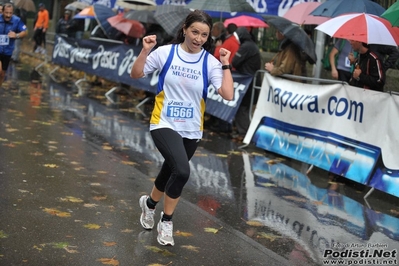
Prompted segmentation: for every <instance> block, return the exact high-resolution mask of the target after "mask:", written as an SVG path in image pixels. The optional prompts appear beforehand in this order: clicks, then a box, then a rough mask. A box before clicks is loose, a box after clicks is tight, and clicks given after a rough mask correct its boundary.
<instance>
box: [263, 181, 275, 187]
mask: <svg viewBox="0 0 399 266" xmlns="http://www.w3.org/2000/svg"><path fill="white" fill-rule="evenodd" d="M258 185H260V186H262V187H277V186H276V185H275V184H273V183H266V182H265V183H262V182H259V183H258Z"/></svg>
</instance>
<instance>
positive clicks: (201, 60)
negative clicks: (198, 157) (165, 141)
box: [144, 44, 223, 139]
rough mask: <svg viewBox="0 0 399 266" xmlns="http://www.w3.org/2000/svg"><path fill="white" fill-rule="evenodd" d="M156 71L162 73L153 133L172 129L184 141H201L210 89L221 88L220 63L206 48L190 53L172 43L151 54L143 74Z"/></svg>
mask: <svg viewBox="0 0 399 266" xmlns="http://www.w3.org/2000/svg"><path fill="white" fill-rule="evenodd" d="M156 70H159V71H160V73H159V81H158V89H157V93H156V96H155V106H154V110H153V112H152V115H151V120H150V124H151V125H150V130H154V129H158V128H170V129H173V130H175V131H177V132H178V133H179V134H180V135H181V136H182V137H184V138H189V139H200V138H202V131H203V122H204V113H205V103H206V98H207V95H208V87H209V85H210V84H212V85H213V86H214V87H215V88H216V89H219V88H220V87H221V85H222V78H223V70H222V67H221V63H220V61H219V60H217V59H216V58H215V57H214V56H212V55H210V54H209V53H208V52H207V51H206V50H204V49H202V50H201V52H199V53H196V54H191V53H187V52H186V51H184V50H183V49H182V48H181V45H178V44H173V45H172V44H171V45H165V46H161V47H158V48H157V49H156V50H155V51H153V52H151V53H150V54H149V55H148V57H147V61H146V64H145V66H144V74H145V75H148V74H150V73H153V72H154V71H156Z"/></svg>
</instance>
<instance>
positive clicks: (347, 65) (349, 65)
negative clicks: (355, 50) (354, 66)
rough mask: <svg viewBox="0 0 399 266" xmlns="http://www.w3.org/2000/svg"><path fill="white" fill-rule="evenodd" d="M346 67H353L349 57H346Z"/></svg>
mask: <svg viewBox="0 0 399 266" xmlns="http://www.w3.org/2000/svg"><path fill="white" fill-rule="evenodd" d="M345 67H351V61H349V58H348V57H345Z"/></svg>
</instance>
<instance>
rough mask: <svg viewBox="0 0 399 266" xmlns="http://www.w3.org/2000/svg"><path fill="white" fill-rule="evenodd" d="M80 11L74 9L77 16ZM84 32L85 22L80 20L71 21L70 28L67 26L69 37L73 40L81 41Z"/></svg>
mask: <svg viewBox="0 0 399 266" xmlns="http://www.w3.org/2000/svg"><path fill="white" fill-rule="evenodd" d="M80 11H82V10H81V9H76V14H78V13H79V12H80ZM84 30H85V20H84V19H81V18H74V19H72V20H71V23H70V26H69V31H70V37H72V38H75V39H82V38H83V33H84Z"/></svg>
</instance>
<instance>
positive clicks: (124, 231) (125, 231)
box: [121, 229, 133, 233]
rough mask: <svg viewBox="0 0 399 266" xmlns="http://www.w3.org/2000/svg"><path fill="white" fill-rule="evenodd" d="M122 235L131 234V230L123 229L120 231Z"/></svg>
mask: <svg viewBox="0 0 399 266" xmlns="http://www.w3.org/2000/svg"><path fill="white" fill-rule="evenodd" d="M121 232H122V233H132V232H133V230H132V229H123V230H121Z"/></svg>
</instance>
